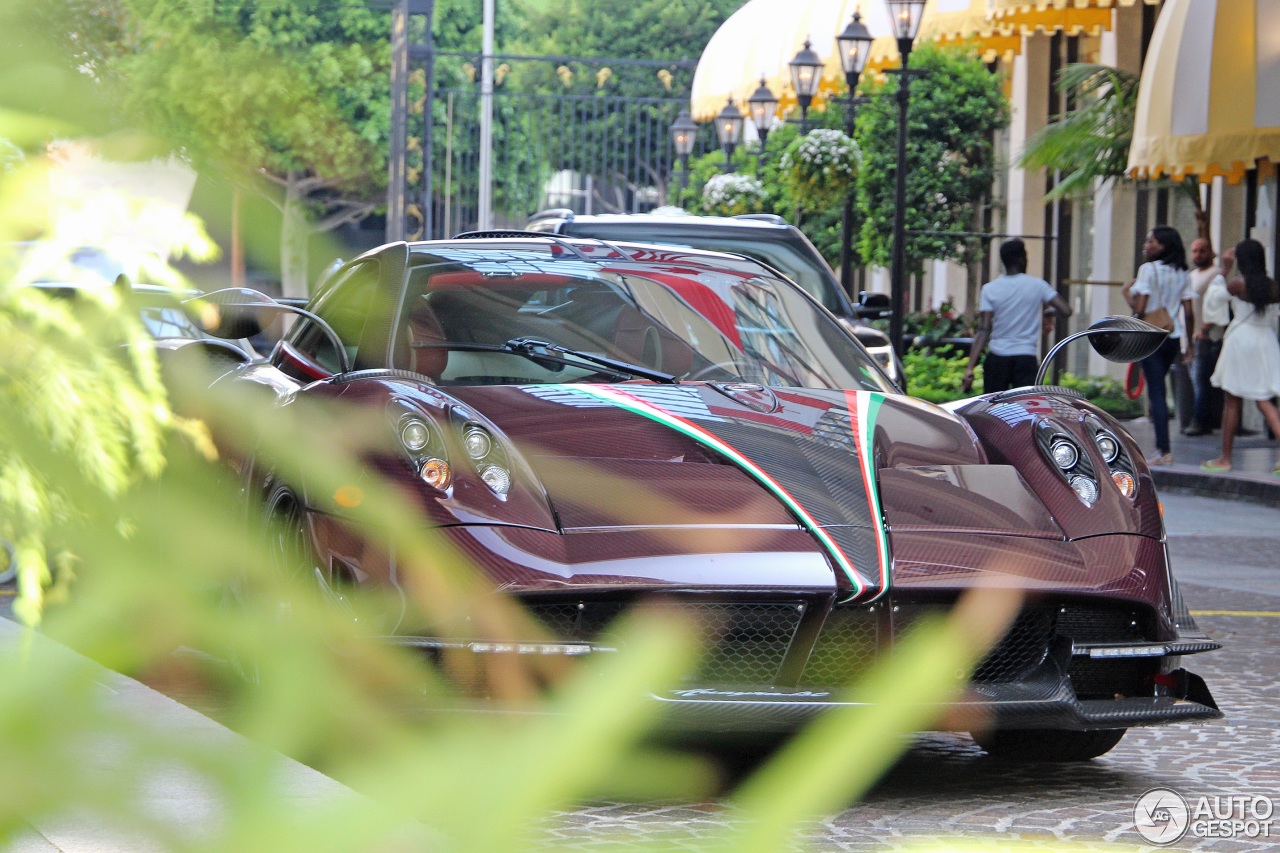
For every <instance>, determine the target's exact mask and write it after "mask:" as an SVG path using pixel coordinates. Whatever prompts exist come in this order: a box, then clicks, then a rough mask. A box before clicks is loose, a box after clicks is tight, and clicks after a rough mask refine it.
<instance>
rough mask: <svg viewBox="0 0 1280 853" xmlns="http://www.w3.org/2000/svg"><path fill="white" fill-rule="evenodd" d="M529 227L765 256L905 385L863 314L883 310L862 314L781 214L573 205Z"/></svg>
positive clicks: (898, 365) (885, 341) (884, 339)
mask: <svg viewBox="0 0 1280 853" xmlns="http://www.w3.org/2000/svg"><path fill="white" fill-rule="evenodd" d="M527 227H528V229H529V230H530V231H539V232H542V233H546V234H563V235H566V236H573V237H595V238H596V239H598V240H630V241H635V242H638V243H659V244H662V245H668V246H687V247H690V248H694V249H709V250H711V251H715V252H732V253H733V254H735V255H745V256H746V257H749V258H754V259H755V260H757V261H762V262H764V263H765V264H768V265H769V266H770V267H772V268H773V269H775V270H777V271H778V272H780V273H782V274H783V275H784V276H786V277H787V278H789V279H791V280H792V281H794V282H795V283H796V284H798V285H800V286H801V287H802V288H804V289H805V290H806V291H808V292H809V294H810V295H811V296H813V298H814V299H817V300H818V302H820V303H821V304H822V307H824V308H826V309H827V310H828V311H830V312H831V313H832V314H834V315H835V316H836V319H837V320H838V321H839V322H840V324H841V325H842V326H844V327H845V328H846V329H847V330H848V331H850V332H851V333H852V334H853V336H854V337H856V338H857V339H858V342H859V343H861V344H862V345H863V346H864V347H866V348H867V352H869V353H871V355H872V357H874V358H875V360H876V361H877V362H879V364H880V366H881V367H882V368H884V371H885V372H886V373H888V374H889V378H890V379H892V380H893V381H894V383H895V384H897V385H898V386H899V387H904V386H903V382H904V380H903V371H902V362H901V361H899V359H898V357H897V355H896V354H895V353H894V351H893V347H892V346H890V344H889V337H888V336H887V335H886V334H884V332H881V331H880V330H879V329H875V328H872V327H871V326H870V325H868V324H867V323H866V322H865V321H864V320H863V319H862V317H863V316H878V313H871V314H869V315H868V314H862V315H860V313H859V309H860V307H861V306H859V305H855V304H854V303H853V302H851V301H850V299H849V297H848V295H847V294H846V293H845V292H844V289H843V288H841V287H840V282H839V281H837V280H836V277H835V274H834V273H833V272H832V271H831V268H830V267H829V266H827V262H826V261H824V260H823V259H822V255H821V254H819V252H818V250H817V249H816V248H814V245H813V244H812V243H810V242H809V240H808V238H807V237H805V236H804V234H802V233H801V232H800V229H798V228H796V227H795V226H793V225H790V224H788V223H787V221H786V220H785V219H783V218H782V217H780V216H774V215H772V214H767V213H761V214H747V215H744V216H733V217H724V216H688V215H686V216H657V215H653V214H648V213H645V214H602V215H578V214H575V213H574V212H573V211H572V210H567V209H560V208H557V209H553V210H544V211H542V212H541V213H537V214H535V215H534V216H533V218H532V219H530V220H529V224H528V226H527Z"/></svg>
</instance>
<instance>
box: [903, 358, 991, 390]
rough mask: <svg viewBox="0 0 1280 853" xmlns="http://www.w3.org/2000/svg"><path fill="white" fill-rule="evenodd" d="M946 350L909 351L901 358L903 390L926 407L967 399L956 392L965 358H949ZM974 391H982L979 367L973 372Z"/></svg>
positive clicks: (967, 359) (980, 367)
mask: <svg viewBox="0 0 1280 853" xmlns="http://www.w3.org/2000/svg"><path fill="white" fill-rule="evenodd" d="M951 352H952V350H951V348H950V347H943V348H942V349H941V350H939V351H937V352H927V351H925V350H909V351H908V352H907V353H906V355H905V356H903V358H902V366H903V368H904V369H905V371H906V374H907V390H908V391H909V392H910V393H911V396H913V397H919V398H920V399H921V400H928V401H929V402H930V403H948V402H950V401H952V400H959V399H961V398H962V397H968V396H971V394H966V393H965V392H964V391H963V390H961V388H960V380H961V379H962V378H963V377H964V369H965V367H966V366H967V365H968V364H969V358H968V356H964V355H953V354H950V353H951ZM973 384H974V387H975V388H981V387H982V366H981V365H979V366H978V369H977V370H976V371H975V372H974V383H973Z"/></svg>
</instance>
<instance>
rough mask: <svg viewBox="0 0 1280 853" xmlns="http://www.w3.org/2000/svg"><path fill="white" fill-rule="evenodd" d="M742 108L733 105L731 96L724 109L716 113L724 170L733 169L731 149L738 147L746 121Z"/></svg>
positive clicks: (717, 133)
mask: <svg viewBox="0 0 1280 853" xmlns="http://www.w3.org/2000/svg"><path fill="white" fill-rule="evenodd" d="M746 118H747V117H746V116H744V115H743V114H742V110H740V109H738V108H737V107H736V106H734V103H733V96H732V95H730V96H729V101H728V103H726V104H725V105H724V109H722V110H720V112H719V113H717V114H716V118H715V123H716V135H717V136H718V137H720V147H721V148H722V149H724V170H725V171H726V172H732V171H733V149H735V148H737V147H738V140H740V139H742V125H743V124H744V123H745V122H746Z"/></svg>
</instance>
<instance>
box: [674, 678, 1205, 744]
mask: <svg viewBox="0 0 1280 853" xmlns="http://www.w3.org/2000/svg"><path fill="white" fill-rule="evenodd" d="M1044 686H1045V685H1043V684H1042V683H1033V684H1027V683H1010V684H985V685H978V686H975V687H973V688H971V689H970V691H969V693H968V694H967V695H966V696H965V697H964V698H963V699H961V700H959V701H957V702H951V703H946V704H940V705H937V706H936V712H937V713H936V719H938V720H940V721H941V722H940V723H939V727H940V728H942V729H946V730H955V731H967V730H972V729H990V728H1001V729H1063V730H1070V731H1088V730H1094V729H1120V728H1132V727H1135V726H1155V725H1163V724H1166V723H1178V722H1190V721H1194V720H1214V719H1218V718H1220V717H1221V716H1222V712H1221V711H1218V710H1217V709H1216V708H1211V707H1209V706H1208V705H1201V704H1199V703H1197V702H1192V701H1190V700H1187V699H1175V698H1172V697H1163V696H1161V697H1130V698H1125V699H1087V700H1080V699H1077V698H1076V696H1075V694H1074V693H1073V692H1072V690H1071V687H1070V685H1069V684H1067V683H1066V682H1065V681H1064V682H1061V683H1059V684H1058V685H1057V687H1056V689H1054V690H1052V691H1051V692H1049V693H1048V694H1047V695H1046V691H1045V690H1044ZM652 698H653V699H654V700H655V701H657V702H659V703H660V704H661V705H662V710H663V724H664V727H667V728H671V729H676V730H687V731H726V732H741V733H753V732H754V733H777V732H786V731H790V730H793V729H797V728H799V727H801V726H803V725H804V724H805V723H807V722H809V721H811V720H812V719H814V718H815V717H817V716H818V715H820V714H823V713H825V712H827V711H830V710H833V709H835V708H848V707H855V706H869V705H871V704H873V703H870V702H859V701H849V700H847V699H843V698H839V697H837V695H836V694H834V693H826V692H821V691H806V690H796V691H784V690H754V691H753V690H738V691H735V690H715V689H711V688H694V689H689V690H676V691H672V692H671V693H667V694H663V695H653V696H652Z"/></svg>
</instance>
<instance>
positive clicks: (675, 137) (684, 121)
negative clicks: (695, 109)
mask: <svg viewBox="0 0 1280 853" xmlns="http://www.w3.org/2000/svg"><path fill="white" fill-rule="evenodd" d="M669 131H670V133H671V145H672V147H673V148H675V149H676V156H677V157H679V158H680V189H682V190H685V189H688V188H689V155H690V154H692V153H693V141H694V139H696V138H697V136H698V126H697V125H696V124H694V122H693V119H692V118H691V117H690V116H689V111H688V110H681V111H680V115H678V116H676V120H675V121H674V122H672V123H671V127H670V128H669Z"/></svg>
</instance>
